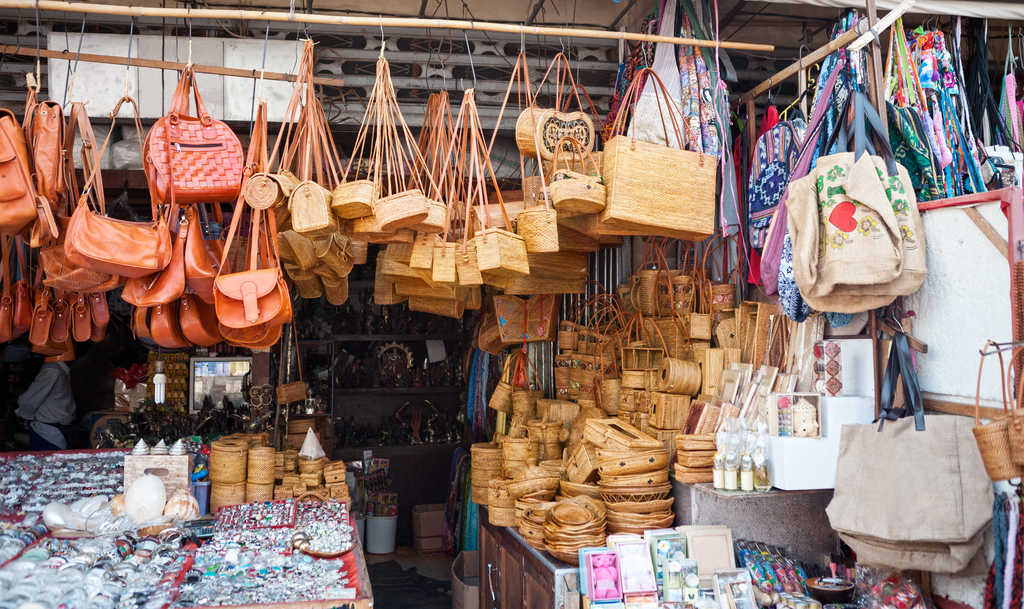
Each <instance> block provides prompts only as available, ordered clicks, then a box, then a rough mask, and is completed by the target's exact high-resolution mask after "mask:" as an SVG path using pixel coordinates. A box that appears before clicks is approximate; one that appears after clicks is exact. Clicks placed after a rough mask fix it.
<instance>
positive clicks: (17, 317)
mask: <svg viewBox="0 0 1024 609" xmlns="http://www.w3.org/2000/svg"><path fill="white" fill-rule="evenodd" d="M23 245H24V243H23V242H22V240H21V237H15V238H14V242H13V247H14V249H15V250H16V251H17V257H18V269H19V272H20V274H19V278H18V280H17V281H15V282H14V286H13V288H12V289H13V292H14V315H13V317H12V318H11V333H12V334H13V338H17V337H19V336H21V335H22V334H24V333H26V332H28V329H29V328H30V327H31V326H32V308H33V307H35V292H34V290H33V289H32V286H31V285H29V282H28V280H27V279H26V277H27V275H26V271H25V257H24V256H23V255H22V252H21V248H22V247H23Z"/></svg>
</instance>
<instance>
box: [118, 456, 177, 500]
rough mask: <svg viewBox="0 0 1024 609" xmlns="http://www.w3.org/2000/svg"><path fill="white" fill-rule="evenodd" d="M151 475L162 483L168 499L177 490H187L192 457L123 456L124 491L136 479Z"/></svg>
mask: <svg viewBox="0 0 1024 609" xmlns="http://www.w3.org/2000/svg"><path fill="white" fill-rule="evenodd" d="M144 474H152V475H154V476H156V477H157V478H160V480H161V481H162V482H163V483H164V490H165V492H166V493H167V497H168V498H169V497H170V496H171V495H173V494H174V491H176V490H178V489H185V490H186V491H188V490H189V480H190V479H191V474H192V455H132V454H128V455H125V456H124V490H125V491H127V490H128V487H129V486H131V485H132V482H134V481H135V479H136V478H139V477H140V476H142V475H144Z"/></svg>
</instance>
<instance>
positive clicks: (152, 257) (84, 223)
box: [64, 97, 176, 279]
mask: <svg viewBox="0 0 1024 609" xmlns="http://www.w3.org/2000/svg"><path fill="white" fill-rule="evenodd" d="M125 102H128V103H130V104H131V106H132V110H133V111H134V113H135V125H136V129H137V132H138V133H141V132H142V125H141V123H140V121H139V108H138V106H137V105H136V104H135V100H133V99H132V98H130V97H122V98H121V99H120V100H119V101H118V102H117V106H115V107H114V111H113V112H112V113H111V125H110V131H109V132H108V133H107V137H106V140H104V142H103V148H102V149H101V150H100V153H99V155H98V158H100V159H102V158H103V153H104V152H105V151H106V149H107V146H108V145H109V144H110V136H111V134H112V133H113V131H114V127H115V124H114V123H115V122H116V121H114V118H115V117H117V114H118V112H119V111H120V109H121V104H123V103H125ZM98 167H99V165H98V164H97V166H96V167H94V168H93V173H95V172H96V171H97V169H98ZM92 183H93V177H92V176H90V179H87V180H86V185H85V192H83V193H82V196H81V197H79V199H78V206H77V207H76V208H75V212H74V215H72V216H71V222H70V224H69V225H68V231H67V235H66V236H65V239H64V253H65V254H67V257H68V260H69V261H70V262H71V263H72V264H75V265H78V266H81V267H86V268H90V269H93V270H96V271H101V272H104V273H109V274H111V275H120V276H121V277H125V278H129V279H130V278H138V277H145V276H147V275H152V274H153V273H156V272H158V271H162V270H163V269H164V268H166V267H167V264H168V263H169V262H170V261H171V235H170V232H169V231H168V229H167V220H166V217H174V216H175V210H176V207H175V206H174V205H171V206H170V209H169V211H168V213H167V214H166V217H165V214H163V213H161V212H160V211H159V210H158V208H157V206H156V204H155V203H153V204H152V218H153V219H152V220H151V221H149V222H129V221H127V220H118V219H116V218H110V217H107V216H106V215H105V214H106V210H105V209H104V208H103V206H102V205H100V206H99V208H98V209H94V208H93V205H92V203H91V199H90V197H89V196H88V195H89V193H90V192H91V191H92V190H93V187H92ZM100 201H102V199H100Z"/></svg>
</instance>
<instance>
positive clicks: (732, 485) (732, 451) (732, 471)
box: [723, 435, 740, 491]
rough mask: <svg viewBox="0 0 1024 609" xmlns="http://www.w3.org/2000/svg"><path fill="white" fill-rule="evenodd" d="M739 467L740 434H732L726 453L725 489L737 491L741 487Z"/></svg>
mask: <svg viewBox="0 0 1024 609" xmlns="http://www.w3.org/2000/svg"><path fill="white" fill-rule="evenodd" d="M739 469H740V452H739V436H736V435H730V436H729V452H728V453H726V455H725V484H724V485H723V486H724V488H725V490H727V491H735V490H737V489H738V488H739Z"/></svg>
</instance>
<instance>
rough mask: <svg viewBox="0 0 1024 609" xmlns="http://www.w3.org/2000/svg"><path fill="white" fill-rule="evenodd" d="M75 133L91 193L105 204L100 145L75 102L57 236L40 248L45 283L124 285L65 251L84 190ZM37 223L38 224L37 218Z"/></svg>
mask: <svg viewBox="0 0 1024 609" xmlns="http://www.w3.org/2000/svg"><path fill="white" fill-rule="evenodd" d="M76 136H78V137H81V138H82V145H81V152H80V154H81V157H80V158H81V163H82V173H83V175H84V176H86V177H89V176H92V182H91V186H90V187H89V189H88V193H89V196H94V197H96V200H97V202H98V203H97V205H98V207H100V208H101V209H102V208H104V207H105V206H106V204H105V200H104V194H103V176H102V175H100V171H99V159H98V158H97V157H96V154H97V153H98V152H99V148H98V146H97V145H96V138H95V136H94V134H93V130H92V124H91V123H90V122H89V116H88V114H87V113H86V111H85V106H84V105H83V104H82V103H81V102H74V103H72V104H71V122H70V128H69V129H67V130H65V133H64V150H63V153H64V159H63V161H62V163H61V167H62V168H63V170H64V177H63V179H62V180H61V182H62V184H63V186H64V193H63V202H62V203H61V204H60V205H58V206H57V207H56V208H55V211H56V212H57V216H56V219H55V223H56V225H57V229H56V230H55V231H53V232H54V233H55V235H56V237H57V238H56V239H55V240H50V244H48V245H43V247H41V249H40V250H39V261H40V264H42V265H43V271H44V278H43V283H44V284H45V285H48V286H50V287H52V288H57V289H60V290H70V291H75V292H92V291H97V292H98V291H106V290H112V289H114V288H116V287H118V286H120V285H121V281H120V278H118V277H116V276H115V277H112V276H111V275H110V274H108V273H103V272H100V271H95V270H93V269H91V268H85V267H80V266H78V265H75V264H72V263H71V261H70V260H68V257H67V254H66V253H65V252H64V238H65V237H66V236H67V229H68V224H69V223H70V220H71V212H70V209H69V204H70V202H72V201H77V200H78V196H79V194H81V193H82V191H81V190H79V188H78V178H77V175H76V171H75V161H74V157H73V151H74V146H75V137H76ZM36 226H39V223H38V222H37V223H36ZM39 232H40V231H36V230H33V231H32V233H33V237H35V238H37V239H38V233H39Z"/></svg>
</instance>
